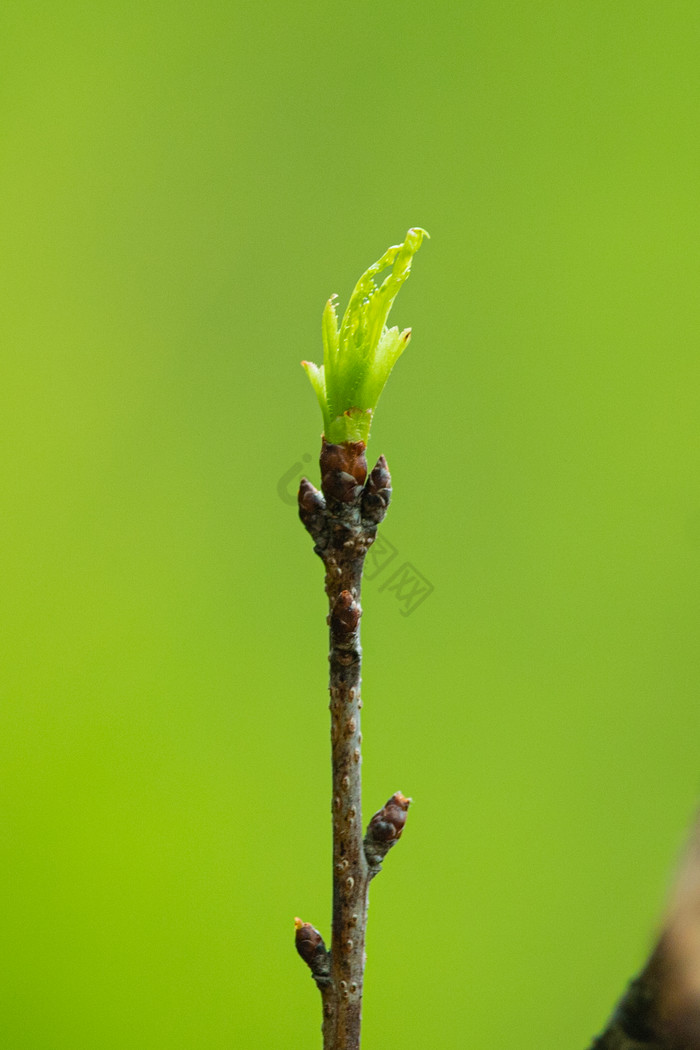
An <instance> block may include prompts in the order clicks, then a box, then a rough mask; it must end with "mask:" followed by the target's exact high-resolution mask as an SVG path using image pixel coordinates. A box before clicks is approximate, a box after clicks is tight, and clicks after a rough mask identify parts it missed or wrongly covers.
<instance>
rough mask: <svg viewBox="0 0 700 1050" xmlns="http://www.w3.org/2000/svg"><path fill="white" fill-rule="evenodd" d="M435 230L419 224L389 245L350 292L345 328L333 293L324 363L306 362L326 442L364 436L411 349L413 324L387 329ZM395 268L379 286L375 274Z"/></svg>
mask: <svg viewBox="0 0 700 1050" xmlns="http://www.w3.org/2000/svg"><path fill="white" fill-rule="evenodd" d="M428 236H429V234H428V233H426V231H425V230H422V229H421V228H420V227H418V226H416V227H413V228H412V229H410V230H409V231H408V233H407V234H406V240H405V241H404V242H403V244H395V245H393V246H392V247H391V248H388V249H387V251H386V252H385V253H384V255H383V256H382V257H381V259H380V260H379V261H378V262H376V263H374V265H372V266H370V268H369V270H367V271H366V272H365V273H363V275H362V277H360V279H359V281H358V282H357V284H356V285H355V290H354V291H353V293H352V295H351V296H350V302H349V303H348V308H347V310H346V311H345V316H344V317H343V320H342V323H341V325H340V329H338V315H337V312H336V307H335V299H337V296H335V295H333V296H331V298H330V299H329V300H328V302H327V303H326V308H325V310H324V311H323V325H322V328H323V364H322V365H321V366H320V367H319V366H318V365H314V364H312V363H311V361H302V365H303V366H304V368H305V369H306V374H307V375H308V377H309V379H310V380H311V385H312V387H313V388H314V390H315V392H316V397H317V398H318V403H319V405H320V406H321V412H322V413H323V425H324V432H325V438H326V441H329V442H331V443H333V444H340V443H341V442H343V441H364V442H365V443H366V442H367V440H368V438H369V430H370V426H371V425H372V416H373V414H374V409H375V408H376V405H377V401H378V400H379V395H380V394H381V392H382V390H383V389H384V384H385V383H386V381H387V379H388V378H389V375H390V373H391V370H392V368H393V367H394V365H395V364H396V362H397V361H398V359H399V358H400V357H401V354H402V353H403V351H404V350H405V349H406V346H407V345H408V341H409V339H410V338H411V329H410V328H406V329H404V331H403V332H400V331H399V330H398V328H387V327H386V319H387V317H388V316H389V311H390V310H391V306H392V303H393V302H394V299H395V298H396V296H397V295H398V292H399V288H400V287H401V285H402V284H403V282H404V281H405V280H406V278H407V277H408V275H409V273H410V272H411V262H412V261H413V256H414V255H415V254H416V252H417V251H418V249H419V248H420V246H421V242H422V240H423V237H428ZM389 267H391V273H390V274H389V276H388V277H386V278H385V279H384V281H383V282H382V283H381V284H380V285H377V284H375V281H374V278H375V277H376V276H377V274H380V273H382V271H383V270H387V269H388V268H389Z"/></svg>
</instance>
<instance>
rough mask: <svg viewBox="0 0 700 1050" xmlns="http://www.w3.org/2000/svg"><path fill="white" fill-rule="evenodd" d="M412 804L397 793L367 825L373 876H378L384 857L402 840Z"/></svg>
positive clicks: (366, 852)
mask: <svg viewBox="0 0 700 1050" xmlns="http://www.w3.org/2000/svg"><path fill="white" fill-rule="evenodd" d="M410 804H411V799H410V798H406V796H405V795H402V794H401V792H400V791H397V792H395V793H394V794H393V795H392V796H391V798H390V799H389V800H388V802H387V803H386V805H385V806H383V807H382V808H381V809H380V810H378V811H377V812H376V813H375V814H374V816H373V817H372V819H371V820H370V822H369V824H368V825H367V834H366V835H365V855H366V857H367V862H368V864H369V866H370V869H373V870H372V873H373V874H375V875H376V873H377V872H378V871H379V869H380V868H381V862H382V861H383V859H384V857H386V855H387V853H388V852H389V850H390V849H391V847H392V846H393V845H394V844H395V843H396V842H398V840H399V839H400V838H401V833H402V831H403V829H404V825H405V823H406V816H407V814H408V807H409V806H410Z"/></svg>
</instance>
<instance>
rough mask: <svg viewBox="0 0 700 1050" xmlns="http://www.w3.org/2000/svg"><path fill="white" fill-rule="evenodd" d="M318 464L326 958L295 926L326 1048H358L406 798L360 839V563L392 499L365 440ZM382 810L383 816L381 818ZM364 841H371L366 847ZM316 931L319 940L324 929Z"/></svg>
mask: <svg viewBox="0 0 700 1050" xmlns="http://www.w3.org/2000/svg"><path fill="white" fill-rule="evenodd" d="M320 466H321V490H322V491H321V492H318V491H317V490H316V489H315V488H314V487H313V485H311V483H310V482H309V481H307V480H306V479H304V480H303V481H302V483H301V486H300V489H299V516H300V517H301V520H302V522H303V523H304V525H305V526H306V528H307V530H308V532H309V533H310V535H311V537H312V539H313V540H314V544H315V546H314V549H315V551H316V553H317V554H318V555H319V556H320V557H321V558H322V559H323V563H324V565H325V569H326V594H327V596H328V609H329V613H328V625H329V629H330V653H329V661H330V685H329V689H330V712H331V757H332V802H331V812H332V820H333V934H332V943H331V950H330V953H326V955H327V960H326V958H325V957H324V956H323V955H322V953H321V949H320V948H319V947H318V942H317V941H316V940H315V938H314V937H313V936H312V935H311V934H310V933H308V931H307V930H306V929H305V928H306V927H308V924H300V926H298V927H297V947H298V948H299V943H300V928H301V929H303V931H304V932H303V933H302V934H301V943H302V946H303V948H304V951H306V952H307V953H310V956H309V958H310V959H311V961H309V958H307V957H306V955H304V953H303V952H302V950H301V949H299V951H300V954H301V955H302V957H303V958H304V959H305V961H306V962H307V963H308V965H309V966H310V968H311V971H312V975H313V977H314V979H315V980H316V983H317V984H318V986H319V989H320V991H321V996H322V1002H323V1046H324V1050H359V1046H360V1027H361V1020H362V993H363V978H364V962H365V933H366V927H367V907H368V890H369V883H370V879H371V878H372V877H373V876H374V875H375V874H376V873H377V871H378V870H379V867H380V866H381V859H382V857H383V856H385V854H386V852H387V851H388V849H389V848H390V846H391V845H393V843H394V842H395V841H397V840H398V838H399V836H400V834H401V830H402V828H403V822H404V821H405V815H406V810H407V808H408V802H409V800H408V799H405V798H404V796H403V795H401V794H400V793H397V794H396V795H394V796H392V799H390V800H389V802H388V803H387V806H385V807H384V810H381V811H380V813H379V814H375V816H374V817H373V818H372V821H371V822H370V827H369V828H368V839H366V840H364V841H363V833H362V796H361V769H362V752H361V744H362V733H361V728H360V711H361V708H362V699H361V696H360V684H361V668H362V649H361V646H360V618H361V615H362V608H361V604H360V599H361V590H362V569H363V565H364V560H365V556H366V554H367V551H368V549H369V547H370V546H371V545H372V543H373V542H374V539H375V536H376V532H377V526H378V524H379V523H380V522H381V520H382V519H383V517H384V515H385V513H386V509H387V507H388V505H389V499H390V496H391V478H390V475H389V471H388V469H387V465H386V461H385V459H384V457H383V456H382V457H381V458H380V460H379V462H378V463H377V465H376V466H375V468H374V470H373V471H372V473H371V474H370V476H369V478H367V462H366V459H365V446H364V443H363V442H354V443H351V442H347V443H344V444H342V445H332V444H329V443H327V442H326V441H325V439H324V441H323V446H322V449H321V459H320ZM385 810H387V813H385ZM381 814H383V815H384V818H385V819H380V815H381ZM375 840H376V841H375ZM367 841H369V843H370V848H369V849H367V851H366V848H365V844H366V842H367ZM368 856H369V858H370V859H369V860H368ZM309 929H310V930H313V927H309ZM314 934H316V935H317V936H318V937H319V938H320V934H317V931H314ZM312 942H313V951H312V949H311V943H312ZM320 943H321V944H322V943H323V942H322V941H321V942H320ZM323 952H325V946H324V947H323ZM319 959H323V965H322V971H321V972H320V974H319V973H317V972H316V971H315V970H314V965H316V964H317V962H318V960H319ZM326 961H327V964H328V965H327V970H326ZM312 962H313V963H314V965H312ZM317 969H318V966H317ZM319 978H320V979H319Z"/></svg>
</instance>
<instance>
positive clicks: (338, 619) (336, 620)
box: [330, 591, 362, 641]
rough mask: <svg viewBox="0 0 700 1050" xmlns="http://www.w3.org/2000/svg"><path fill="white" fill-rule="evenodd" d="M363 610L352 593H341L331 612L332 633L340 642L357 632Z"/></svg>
mask: <svg viewBox="0 0 700 1050" xmlns="http://www.w3.org/2000/svg"><path fill="white" fill-rule="evenodd" d="M361 614H362V610H361V609H360V606H359V604H358V602H356V601H355V599H354V598H353V596H352V593H351V592H350V591H341V592H340V594H339V595H338V597H337V598H336V600H335V604H334V606H333V611H332V612H331V617H330V621H331V631H332V632H333V635H334V637H335V638H337V639H338V640H341V641H342V640H343V639H344V638H345V637H347V635H349V634H352V633H353V631H356V630H357V625H358V623H359V622H360V616H361Z"/></svg>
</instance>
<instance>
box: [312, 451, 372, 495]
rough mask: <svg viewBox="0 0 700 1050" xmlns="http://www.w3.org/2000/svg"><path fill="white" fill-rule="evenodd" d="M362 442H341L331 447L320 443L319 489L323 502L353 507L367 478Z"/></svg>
mask: <svg viewBox="0 0 700 1050" xmlns="http://www.w3.org/2000/svg"><path fill="white" fill-rule="evenodd" d="M365 447H366V446H365V443H364V441H344V442H343V443H342V444H340V445H334V444H332V443H330V442H328V441H326V439H325V438H324V439H323V445H322V448H321V459H320V466H321V488H322V489H323V493H324V495H325V496H326V499H331V500H336V501H337V502H338V503H354V501H355V500H356V499H357V498H358V496H359V494H360V490H361V487H362V485H364V483H365V478H366V477H367V459H366V457H365Z"/></svg>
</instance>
